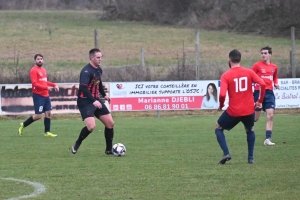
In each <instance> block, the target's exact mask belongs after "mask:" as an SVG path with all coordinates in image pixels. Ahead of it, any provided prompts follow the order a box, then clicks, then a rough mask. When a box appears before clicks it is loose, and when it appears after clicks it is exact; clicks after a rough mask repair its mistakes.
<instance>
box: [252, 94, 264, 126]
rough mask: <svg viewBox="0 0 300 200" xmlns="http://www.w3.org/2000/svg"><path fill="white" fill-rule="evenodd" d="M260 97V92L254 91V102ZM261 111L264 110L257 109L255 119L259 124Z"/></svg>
mask: <svg viewBox="0 0 300 200" xmlns="http://www.w3.org/2000/svg"><path fill="white" fill-rule="evenodd" d="M259 95H260V91H259V90H254V93H253V98H254V102H257V100H258V98H259ZM261 110H262V109H261V108H255V117H254V121H255V122H257V121H258V120H259V117H260V114H261Z"/></svg>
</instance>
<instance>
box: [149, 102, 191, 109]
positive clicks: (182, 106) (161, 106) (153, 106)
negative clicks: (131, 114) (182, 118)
mask: <svg viewBox="0 0 300 200" xmlns="http://www.w3.org/2000/svg"><path fill="white" fill-rule="evenodd" d="M144 106H145V107H144V109H145V110H177V109H189V106H188V104H185V103H182V104H145V105H144Z"/></svg>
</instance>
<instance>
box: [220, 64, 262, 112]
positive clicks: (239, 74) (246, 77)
mask: <svg viewBox="0 0 300 200" xmlns="http://www.w3.org/2000/svg"><path fill="white" fill-rule="evenodd" d="M252 83H258V84H259V85H260V86H261V97H260V99H259V100H258V102H260V103H261V102H262V100H263V97H264V94H265V82H264V81H263V80H262V79H261V78H259V76H258V75H256V74H255V73H254V71H252V70H251V69H247V68H244V67H241V66H240V67H233V68H230V69H229V70H228V71H226V72H225V73H224V74H223V75H222V76H221V87H220V95H219V102H220V108H222V107H223V106H224V101H225V97H226V92H228V97H229V106H228V108H227V113H228V114H229V115H231V116H246V115H250V114H252V113H254V98H253V92H252Z"/></svg>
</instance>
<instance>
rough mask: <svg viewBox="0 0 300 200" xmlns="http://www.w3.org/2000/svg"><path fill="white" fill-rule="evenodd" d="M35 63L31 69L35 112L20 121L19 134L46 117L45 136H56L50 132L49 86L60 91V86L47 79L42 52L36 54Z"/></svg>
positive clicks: (50, 107)
mask: <svg viewBox="0 0 300 200" xmlns="http://www.w3.org/2000/svg"><path fill="white" fill-rule="evenodd" d="M34 61H35V65H34V66H33V67H32V68H31V70H30V80H31V84H32V98H33V105H34V111H35V114H34V115H32V116H31V117H29V118H28V119H27V120H25V121H24V122H23V123H20V127H19V135H20V136H22V134H23V129H24V128H25V127H27V126H29V125H30V124H31V123H32V122H34V121H36V120H39V119H41V118H42V117H43V113H45V118H44V126H45V136H48V137H56V136H57V135H56V134H53V133H50V125H51V110H52V106H51V101H50V97H49V92H48V87H53V88H54V89H55V90H56V91H59V87H58V86H57V85H56V84H55V83H52V82H50V81H48V80H47V72H46V69H45V68H44V67H43V64H44V59H43V56H42V55H41V54H36V55H35V56H34Z"/></svg>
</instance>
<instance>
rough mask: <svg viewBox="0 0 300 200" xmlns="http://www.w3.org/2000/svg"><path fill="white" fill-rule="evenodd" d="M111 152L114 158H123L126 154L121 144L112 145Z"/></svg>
mask: <svg viewBox="0 0 300 200" xmlns="http://www.w3.org/2000/svg"><path fill="white" fill-rule="evenodd" d="M112 152H113V154H114V155H115V156H123V155H124V154H125V153H126V147H125V145H124V144H122V143H117V144H114V146H113V147H112Z"/></svg>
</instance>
